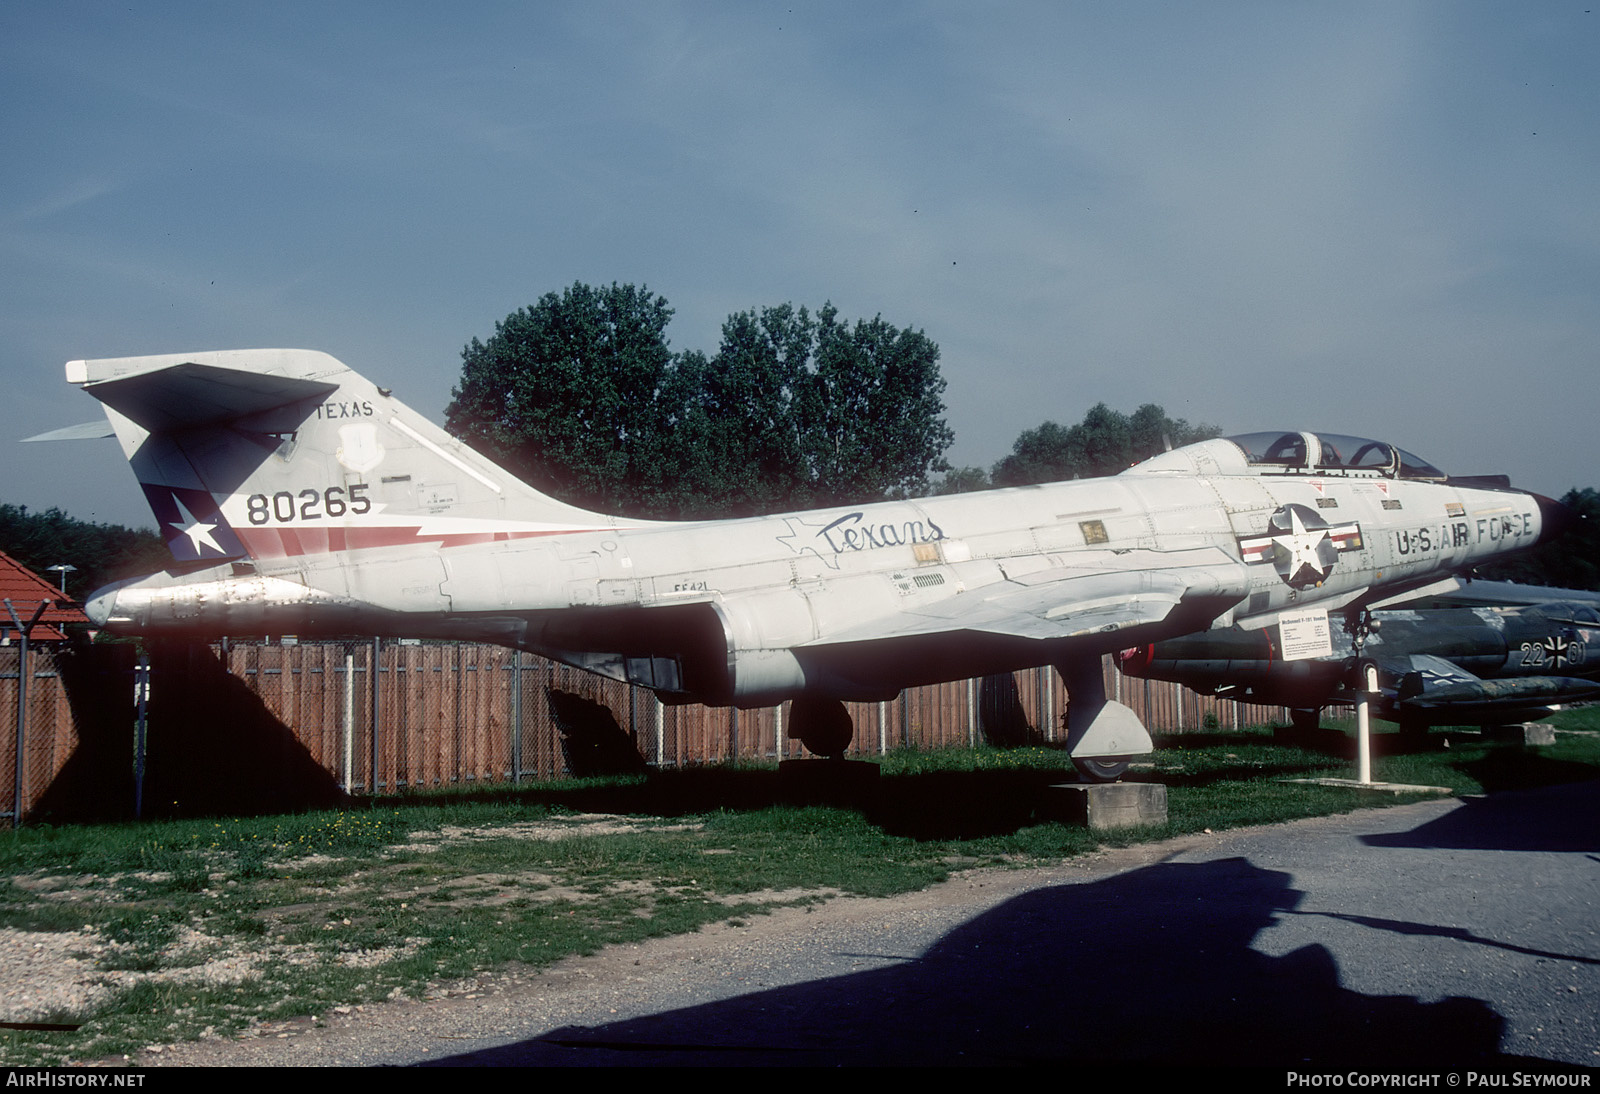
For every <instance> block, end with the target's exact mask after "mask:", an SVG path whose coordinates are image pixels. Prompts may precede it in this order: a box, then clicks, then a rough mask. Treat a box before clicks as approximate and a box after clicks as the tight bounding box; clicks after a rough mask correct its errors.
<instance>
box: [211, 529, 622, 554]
mask: <svg viewBox="0 0 1600 1094" xmlns="http://www.w3.org/2000/svg"><path fill="white" fill-rule="evenodd" d="M604 530H605V529H601V528H560V529H550V530H548V531H532V530H513V531H493V532H440V533H429V534H424V533H423V531H422V528H421V526H420V525H415V524H412V525H404V526H399V525H384V526H379V527H372V528H361V527H322V528H251V529H248V530H246V529H243V528H235V529H234V532H235V533H236V534H237V535H238V537H239V542H240V543H242V544H244V549H245V550H246V551H248V552H249V553H250V557H251V558H260V559H271V558H298V557H300V556H302V555H320V554H330V553H334V552H338V551H360V550H367V549H370V548H374V547H403V546H423V545H428V544H431V545H434V546H437V547H441V548H444V547H466V546H469V545H470V544H474V543H505V542H509V541H510V540H514V539H537V538H539V537H542V536H568V535H575V534H577V533H579V532H600V531H604Z"/></svg>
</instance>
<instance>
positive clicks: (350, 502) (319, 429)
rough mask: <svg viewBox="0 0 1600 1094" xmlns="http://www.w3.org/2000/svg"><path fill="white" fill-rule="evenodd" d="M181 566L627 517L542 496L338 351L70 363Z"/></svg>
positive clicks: (598, 524)
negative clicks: (96, 402)
mask: <svg viewBox="0 0 1600 1094" xmlns="http://www.w3.org/2000/svg"><path fill="white" fill-rule="evenodd" d="M67 379H68V380H69V381H70V382H72V383H75V384H78V385H80V386H81V387H82V388H83V389H84V390H85V391H86V392H88V393H89V394H90V395H93V396H94V397H95V398H97V399H99V400H100V401H101V402H102V403H103V404H105V410H106V416H107V418H108V419H110V422H111V426H112V428H113V430H114V431H115V433H116V435H117V438H118V440H119V441H120V442H121V444H122V448H123V451H124V453H125V454H126V455H127V457H128V460H129V462H130V463H131V464H132V465H133V469H134V473H135V474H136V475H137V477H138V479H139V482H140V485H141V486H142V487H143V489H144V492H145V497H146V499H147V500H148V501H149V503H150V507H151V510H152V511H153V512H154V513H155V517H156V522H157V524H158V526H159V528H160V531H161V534H162V536H163V538H164V539H165V540H166V543H167V546H168V547H169V549H171V551H172V554H173V557H174V558H176V559H177V560H178V561H179V562H180V563H195V562H211V563H220V562H225V561H228V560H230V559H232V560H240V559H245V558H249V559H253V560H257V561H261V562H269V563H270V562H272V561H274V560H288V559H293V558H295V557H297V556H301V555H308V554H321V553H325V552H330V551H346V550H361V549H369V548H384V547H401V546H418V545H432V546H434V547H449V546H457V545H462V544H467V543H482V542H491V541H494V540H500V539H521V538H526V537H530V536H544V535H558V534H561V533H563V532H574V531H588V530H596V529H601V528H609V527H616V526H618V525H619V523H621V522H620V521H619V520H618V518H615V517H610V516H606V515H603V514H600V513H593V512H590V511H588V510H585V509H580V508H578V507H576V506H572V505H567V504H566V503H564V502H561V501H558V500H557V499H555V498H552V497H549V496H547V495H545V494H542V493H540V492H539V491H537V490H534V489H533V488H532V487H530V486H528V485H527V484H526V483H524V482H522V481H521V480H519V479H517V478H516V477H514V476H513V475H511V474H510V473H509V472H507V471H506V470H504V469H503V468H501V467H499V466H498V465H496V464H495V463H494V462H493V461H491V460H489V459H487V458H485V457H484V456H482V455H481V454H479V453H478V452H475V451H473V450H472V449H471V448H468V447H467V446H466V445H465V444H464V443H462V442H461V441H459V440H457V439H456V438H454V437H451V436H449V435H448V434H447V433H445V432H444V431H443V430H442V429H440V428H439V427H438V426H436V425H434V424H433V423H432V422H430V421H428V420H427V419H426V418H424V417H422V416H421V415H419V414H417V413H416V412H415V411H413V410H411V409H410V408H409V407H406V406H405V405H404V404H402V403H400V402H399V401H398V400H396V399H394V398H393V397H392V396H391V395H390V393H389V391H388V389H386V388H380V387H378V386H376V385H375V384H373V383H372V382H371V381H369V380H367V379H366V378H365V377H362V376H361V375H359V374H358V373H356V372H354V371H353V370H351V369H349V368H347V367H346V366H345V365H343V364H342V363H340V362H339V361H337V360H336V359H334V358H333V357H330V356H329V355H327V354H325V353H317V352H314V351H310V350H293V349H265V350H230V351H223V352H211V353H189V354H169V355H163V356H155V357H124V358H108V359H104V360H93V361H71V362H68V364H67Z"/></svg>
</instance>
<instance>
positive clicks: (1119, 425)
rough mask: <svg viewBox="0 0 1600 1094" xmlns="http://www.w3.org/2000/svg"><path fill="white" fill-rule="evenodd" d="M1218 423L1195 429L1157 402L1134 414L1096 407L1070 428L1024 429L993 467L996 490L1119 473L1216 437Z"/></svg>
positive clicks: (1103, 406)
mask: <svg viewBox="0 0 1600 1094" xmlns="http://www.w3.org/2000/svg"><path fill="white" fill-rule="evenodd" d="M1220 432H1221V430H1220V429H1218V428H1217V427H1216V426H1214V425H1205V424H1201V425H1194V426H1191V425H1190V424H1189V423H1188V422H1187V421H1185V420H1183V419H1182V418H1177V419H1174V418H1169V417H1167V412H1166V411H1165V410H1163V409H1162V408H1161V407H1159V406H1157V405H1156V404H1154V403H1146V404H1145V405H1144V406H1141V407H1140V408H1139V409H1138V410H1136V411H1134V412H1133V415H1132V416H1131V417H1130V416H1129V415H1126V414H1123V413H1121V412H1120V411H1116V410H1112V409H1111V408H1110V407H1108V406H1106V404H1104V403H1096V404H1095V405H1094V406H1093V407H1091V408H1090V409H1089V412H1088V413H1087V414H1085V415H1084V416H1083V421H1082V422H1080V423H1079V424H1077V425H1075V426H1071V427H1067V426H1062V425H1058V424H1056V423H1055V422H1045V423H1044V424H1043V425H1040V426H1039V427H1038V428H1036V429H1029V430H1025V431H1024V432H1023V433H1022V434H1021V435H1020V436H1018V437H1017V439H1016V442H1015V443H1014V444H1013V445H1012V446H1011V455H1009V456H1006V457H1005V458H1004V459H1002V460H1000V462H998V463H996V464H995V465H994V468H993V471H992V477H993V479H994V484H995V485H996V486H1026V485H1028V484H1030V483H1036V482H1059V481H1062V480H1064V479H1073V478H1093V477H1095V476H1099V475H1114V474H1116V473H1117V472H1118V471H1121V470H1123V469H1124V468H1127V467H1131V466H1132V465H1133V464H1135V463H1138V462H1139V461H1140V460H1144V459H1149V458H1150V457H1151V456H1154V455H1156V454H1157V453H1159V452H1163V451H1165V450H1166V449H1167V447H1168V445H1169V444H1170V445H1171V446H1172V447H1177V446H1179V445H1185V444H1192V443H1194V442H1195V441H1200V440H1205V439H1206V438H1208V437H1215V436H1217V435H1218V434H1219V433H1220Z"/></svg>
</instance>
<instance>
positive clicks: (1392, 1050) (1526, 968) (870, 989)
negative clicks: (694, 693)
mask: <svg viewBox="0 0 1600 1094" xmlns="http://www.w3.org/2000/svg"><path fill="white" fill-rule="evenodd" d="M1597 851H1600V783H1590V784H1582V785H1580V786H1577V787H1556V788H1552V789H1550V790H1546V791H1537V792H1529V793H1522V794H1507V795H1503V796H1498V797H1495V798H1492V799H1484V800H1474V801H1468V802H1465V803H1463V802H1455V801H1447V802H1430V803H1423V804H1418V805H1411V806H1402V807H1399V808H1395V809H1387V810H1372V811H1363V812H1360V813H1355V814H1350V815H1346V816H1342V817H1326V818H1318V819H1314V820H1309V821H1299V822H1294V823H1291V824H1285V825H1276V826H1271V827H1267V828H1259V829H1245V830H1239V831H1232V832H1226V833H1222V834H1220V835H1216V836H1211V835H1203V836H1191V837H1184V838H1180V839H1176V840H1171V841H1167V842H1165V843H1161V844H1153V845H1145V846H1142V847H1137V848H1132V849H1127V850H1121V851H1115V852H1109V853H1103V854H1100V855H1097V856H1093V857H1091V858H1088V859H1084V860H1076V861H1074V862H1072V863H1069V864H1065V865H1060V866H1055V867H1050V868H1045V869H1029V870H1016V871H999V870H987V871H981V872H973V873H967V874H963V875H961V876H959V877H957V878H955V879H953V880H951V881H950V882H948V883H946V884H943V885H940V886H937V887H935V888H933V889H930V890H927V891H925V892H920V893H913V894H909V895H906V896H901V897H895V898H892V899H881V900H880V899H858V898H839V899H835V900H832V901H829V902H827V903H826V904H824V905H821V906H815V907H813V908H812V909H811V910H809V911H807V910H804V909H780V910H778V911H776V912H774V913H773V914H772V915H769V916H757V917H753V918H751V919H750V920H749V923H748V926H744V927H730V926H726V925H724V926H718V927H714V928H709V929H706V930H702V931H700V932H698V933H697V934H694V935H689V936H683V937H678V938H670V939H663V940H658V941H652V942H648V943H643V944H639V945H630V946H619V947H614V948H611V949H608V950H606V951H605V952H603V953H601V954H599V955H596V956H594V957H589V958H576V959H571V960H568V961H565V962H562V963H561V964H559V965H557V966H554V967H553V968H551V969H549V970H547V971H545V972H543V973H537V974H535V973H528V972H526V971H518V970H507V971H505V972H503V973H501V974H498V975H494V976H485V977H482V978H480V979H479V980H477V981H473V982H470V983H465V984H456V985H450V986H448V987H446V988H444V989H442V990H441V991H440V993H439V995H438V997H436V998H433V999H430V1000H427V1001H424V1002H396V1003H390V1004H382V1005H377V1006H368V1007H365V1008H354V1009H349V1010H340V1011H337V1012H335V1013H330V1014H327V1015H322V1016H319V1018H318V1019H317V1020H315V1021H313V1020H310V1019H307V1020H303V1021H298V1022H290V1023H280V1024H276V1025H270V1026H265V1027H263V1028H261V1029H259V1030H257V1031H256V1032H255V1035H254V1036H251V1037H248V1038H245V1039H241V1040H220V1039H212V1040H207V1041H203V1042H199V1043H195V1044H188V1045H180V1046H172V1047H163V1048H161V1049H160V1051H152V1052H148V1053H146V1054H144V1055H143V1056H142V1057H141V1058H140V1059H139V1060H138V1061H137V1062H139V1063H142V1064H180V1065H185V1064H206V1065H246V1064H247V1065H264V1064H302V1065H363V1064H366V1065H371V1064H415V1063H427V1062H434V1063H462V1064H530V1063H564V1064H594V1065H603V1064H611V1065H614V1064H661V1063H668V1064H706V1063H717V1064H735V1063H738V1064H748V1063H791V1064H792V1063H802V1064H805V1063H809V1064H821V1063H949V1064H960V1063H1008V1062H1042V1061H1045V1060H1053V1059H1061V1058H1067V1057H1070V1058H1073V1059H1079V1060H1083V1059H1088V1060H1110V1059H1155V1060H1164V1061H1167V1062H1194V1061H1201V1062H1234V1063H1237V1062H1254V1063H1262V1062H1268V1063H1280V1064H1290V1065H1295V1066H1298V1065H1300V1064H1302V1063H1304V1064H1307V1065H1312V1064H1316V1063H1318V1062H1321V1063H1343V1062H1345V1061H1346V1060H1348V1059H1355V1058H1359V1059H1361V1060H1363V1061H1368V1062H1373V1063H1374V1064H1388V1065H1392V1064H1396V1063H1410V1064H1417V1063H1419V1062H1423V1063H1436V1064H1439V1065H1440V1066H1456V1065H1457V1064H1459V1065H1460V1066H1467V1065H1469V1064H1476V1065H1483V1064H1485V1063H1489V1062H1499V1063H1501V1064H1502V1065H1504V1064H1506V1063H1508V1062H1509V1063H1514V1064H1517V1065H1519V1066H1523V1067H1527V1066H1534V1065H1539V1066H1548V1062H1549V1061H1564V1062H1566V1063H1568V1064H1580V1065H1589V1066H1594V1065H1596V1064H1597V1063H1600V1005H1597V1001H1600V935H1597V931H1600V854H1597V853H1596V852H1597ZM1351 1054H1354V1055H1351Z"/></svg>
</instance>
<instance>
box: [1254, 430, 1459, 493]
mask: <svg viewBox="0 0 1600 1094" xmlns="http://www.w3.org/2000/svg"><path fill="white" fill-rule="evenodd" d="M1226 439H1227V440H1229V441H1231V442H1233V443H1234V444H1235V445H1238V446H1239V448H1240V449H1242V450H1243V452H1244V455H1245V459H1246V460H1247V461H1248V462H1249V464H1250V467H1251V469H1252V470H1255V471H1260V472H1266V473H1271V472H1280V473H1283V474H1292V473H1295V472H1315V473H1316V474H1331V475H1336V474H1340V473H1345V474H1348V473H1351V472H1356V473H1366V474H1379V475H1384V476H1386V477H1388V478H1401V479H1426V480H1432V481H1436V482H1443V481H1444V480H1445V479H1446V478H1447V477H1448V476H1446V475H1445V473H1444V472H1443V471H1440V470H1439V469H1438V468H1437V467H1435V466H1433V465H1432V464H1431V463H1429V462H1428V461H1426V460H1423V459H1419V458H1418V457H1416V456H1413V455H1412V454H1411V453H1409V452H1407V451H1406V450H1405V449H1403V448H1396V447H1395V446H1394V445H1392V444H1388V443H1386V442H1384V441H1373V440H1368V439H1367V438H1365V437H1346V436H1344V435H1343V434H1339V433H1278V432H1270V433H1242V434H1240V435H1239V436H1237V437H1228V438H1226Z"/></svg>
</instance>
